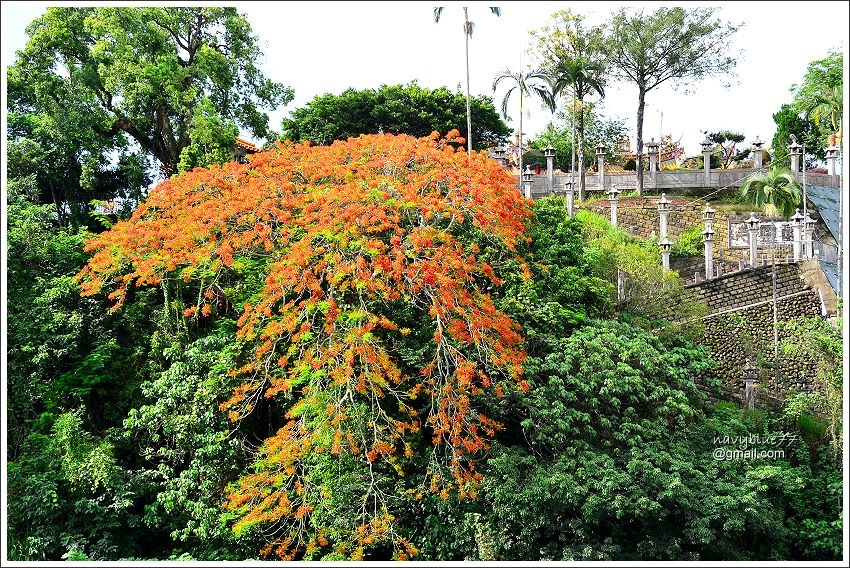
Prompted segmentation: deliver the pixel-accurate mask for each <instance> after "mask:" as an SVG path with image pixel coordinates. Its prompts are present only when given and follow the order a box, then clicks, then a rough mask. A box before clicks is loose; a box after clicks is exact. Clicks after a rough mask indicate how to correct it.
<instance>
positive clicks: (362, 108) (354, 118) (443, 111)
mask: <svg viewBox="0 0 850 568" xmlns="http://www.w3.org/2000/svg"><path fill="white" fill-rule="evenodd" d="M464 99H465V97H464V95H463V94H462V93H460V92H454V93H453V92H451V91H449V90H448V89H447V88H446V87H440V88H437V89H428V88H426V87H420V86H419V85H417V84H416V83H415V82H413V83H410V84H408V85H382V86H381V87H380V88H379V89H377V90H375V89H362V90H357V89H346V90H345V91H343V92H342V93H340V94H338V95H334V94H330V93H329V94H325V95H321V96H316V97H314V98H313V100H311V101H309V102H308V103H307V104H306V105H305V106H303V107H300V108H297V109H295V110H293V111H292V114H291V116H290V117H289V118H285V119H283V123H282V127H283V137H284V138H286V139H288V140H294V141H296V142H303V141H305V140H309V141H311V142H312V143H313V144H322V145H324V144H330V143H331V142H333V141H334V140H345V139H346V138H349V137H352V136H359V135H361V134H379V133H386V134H409V135H411V136H428V135H429V134H431V133H432V132H434V131H435V130H436V131H437V132H440V133H442V134H445V133H447V132H449V131H450V130H455V129H456V130H458V131H460V133H461V135H462V136H463V137H464V138H466V139H467V140H471V139H473V138H474V139H475V144H474V145H473V148H474V149H477V150H480V149H482V148H486V147H488V146H493V145H495V144H498V143H500V142H501V141H502V140H504V139H505V138H506V137H507V136H508V134H510V129H509V128H508V127H507V125H506V124H505V123H504V122H502V120H501V119H500V118H499V113H498V112H497V111H496V108H495V107H494V106H493V101H492V100H491V99H490V98H489V97H472V99H471V105H470V106H471V111H472V118H473V120H472V122H473V131H472V136H470V135H468V133H467V132H466V128H467V123H466V121H465V120H464V112H465V110H464V109H465V106H466V102H465V100H464Z"/></svg>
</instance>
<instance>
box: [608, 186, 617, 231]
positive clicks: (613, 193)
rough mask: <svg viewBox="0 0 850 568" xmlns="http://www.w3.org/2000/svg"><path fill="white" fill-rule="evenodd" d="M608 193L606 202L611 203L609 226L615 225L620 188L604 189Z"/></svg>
mask: <svg viewBox="0 0 850 568" xmlns="http://www.w3.org/2000/svg"><path fill="white" fill-rule="evenodd" d="M605 193H607V194H608V202H609V203H610V204H611V226H612V227H616V226H617V200H618V199H619V196H620V190H619V189H617V188H616V187H612V188H611V189H610V190H608V191H606V192H605Z"/></svg>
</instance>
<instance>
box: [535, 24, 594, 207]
mask: <svg viewBox="0 0 850 568" xmlns="http://www.w3.org/2000/svg"><path fill="white" fill-rule="evenodd" d="M529 35H530V36H531V38H532V55H533V57H534V59H535V60H536V62H537V64H538V65H539V66H540V67H542V68H543V69H545V70H546V72H547V73H548V74H549V75H550V76H551V78H552V95H553V97H558V96H561V95H564V94H566V93H569V94H571V95H572V104H571V110H570V114H577V115H578V117H579V120H578V121H571V122H572V124H573V125H574V126H576V127H577V128H578V144H577V145H576V146H574V147H577V148H578V150H579V152H580V155H579V161H578V162H579V168H580V170H581V173H580V176H579V199H580V200H582V201H583V200H584V198H585V193H586V192H585V167H584V156H583V153H582V152H583V150H584V146H585V145H584V119H585V116H586V115H585V111H586V109H585V105H584V101H585V99H586V98H587V97H588V96H589V95H591V94H593V93H597V94H599V96H600V97H604V96H605V91H604V86H605V83H606V79H607V77H606V75H607V74H608V66H607V65H606V63H605V57H606V55H605V45H604V33H603V28H602V27H597V26H591V27H586V26H585V25H584V17H583V16H582V15H581V14H576V13H574V12H572V11H571V10H560V11H558V12H555V13H554V14H552V23H551V24H548V25H545V26H543V27H542V28H540V29H539V30H532V31H531V32H529ZM572 170H573V171H575V157H573V163H572Z"/></svg>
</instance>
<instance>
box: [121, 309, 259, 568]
mask: <svg viewBox="0 0 850 568" xmlns="http://www.w3.org/2000/svg"><path fill="white" fill-rule="evenodd" d="M234 333H235V326H234V325H233V323H232V322H229V323H228V322H225V323H222V324H221V325H219V326H218V328H217V329H216V330H214V331H213V332H212V333H210V334H208V335H205V336H203V337H201V338H199V339H197V340H196V341H194V342H192V343H191V344H189V345H187V346H184V345H181V344H180V343H179V342H177V341H175V340H174V338H173V337H172V338H169V337H167V336H165V335H164V334H162V333H160V332H157V333H155V334H154V337H153V349H154V351H155V352H159V353H162V356H161V359H160V360H159V362H158V365H160V366H161V367H162V370H161V371H160V372H158V373H156V374H155V375H154V378H153V379H152V380H150V381H147V382H145V383H144V384H143V385H142V387H141V390H142V395H143V398H142V400H141V401H140V403H139V404H138V406H137V407H136V408H133V409H132V410H130V412H129V413H128V414H127V418H126V420H125V421H124V425H123V426H124V436H125V437H126V438H127V442H129V441H130V440H132V441H133V445H134V446H135V447H136V448H138V450H137V451H138V452H139V457H140V463H139V465H138V469H137V470H136V471H134V472H133V473H134V475H135V476H137V477H139V478H141V479H149V480H151V485H152V486H151V487H149V488H148V491H149V492H150V493H151V494H152V495H153V497H154V499H153V501H152V502H151V503H149V504H148V505H146V507H145V513H144V522H145V523H146V524H147V525H148V526H150V527H151V528H154V529H156V530H157V531H164V532H165V533H166V534H168V536H169V537H170V538H171V539H173V542H174V543H175V544H177V545H178V546H180V547H181V548H182V549H183V550H184V551H185V552H186V553H189V554H192V555H194V556H197V557H198V558H204V559H207V560H238V559H240V558H244V557H246V556H248V555H250V554H252V553H254V552H255V551H256V548H257V547H256V545H255V543H251V546H246V544H245V542H243V541H234V538H233V533H232V531H231V530H230V526H229V523H228V521H227V519H226V518H225V516H224V514H223V512H222V511H221V509H220V505H221V501H222V493H223V490H224V487H225V486H226V484H227V483H229V482H230V481H232V480H233V479H235V477H236V476H237V475H238V473H239V472H240V471H241V470H242V468H243V467H244V466H245V464H246V463H247V461H248V460H247V456H246V453H245V450H244V448H243V447H242V442H241V440H240V436H237V435H235V434H236V433H235V432H233V431H231V425H230V424H229V422H228V421H227V419H226V417H225V415H224V413H222V412H220V411H219V410H218V405H219V404H220V403H221V402H222V401H224V400H226V399H227V397H229V396H230V393H231V392H232V389H233V388H234V386H235V385H236V384H237V382H235V380H234V379H233V377H230V376H229V375H228V371H229V370H230V369H231V368H232V365H233V362H234V360H235V357H236V355H237V352H236V350H235V348H234V346H233V345H232V342H231V337H232V335H233V334H234ZM243 540H244V539H243Z"/></svg>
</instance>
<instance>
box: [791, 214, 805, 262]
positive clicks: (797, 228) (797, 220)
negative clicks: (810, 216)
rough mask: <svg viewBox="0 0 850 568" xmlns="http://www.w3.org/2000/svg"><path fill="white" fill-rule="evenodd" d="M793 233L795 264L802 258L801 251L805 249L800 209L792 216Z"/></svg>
mask: <svg viewBox="0 0 850 568" xmlns="http://www.w3.org/2000/svg"><path fill="white" fill-rule="evenodd" d="M791 231H792V233H793V234H794V243H793V244H792V246H791V248H792V250H793V252H794V262H797V261H798V260H800V257H801V256H802V255H801V251H802V249H803V242H802V241H803V238H802V233H803V216H802V215H801V214H800V210H799V209H797V212H796V213H794V214H793V215H792V216H791Z"/></svg>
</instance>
